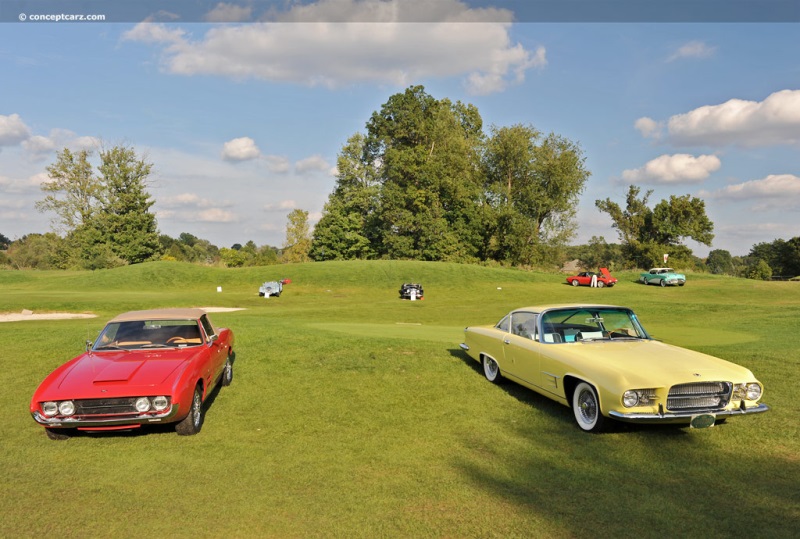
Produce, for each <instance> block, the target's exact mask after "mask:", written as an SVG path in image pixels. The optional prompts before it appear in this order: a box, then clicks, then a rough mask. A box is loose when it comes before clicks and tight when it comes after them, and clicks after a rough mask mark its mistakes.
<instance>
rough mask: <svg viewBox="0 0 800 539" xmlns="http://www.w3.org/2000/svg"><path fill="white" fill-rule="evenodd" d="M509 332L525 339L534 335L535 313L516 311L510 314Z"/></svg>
mask: <svg viewBox="0 0 800 539" xmlns="http://www.w3.org/2000/svg"><path fill="white" fill-rule="evenodd" d="M511 332H512V333H513V334H514V335H519V336H520V337H524V338H526V339H533V338H534V336H535V335H536V313H531V312H524V311H523V312H518V313H513V314H512V315H511Z"/></svg>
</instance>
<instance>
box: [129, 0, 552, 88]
mask: <svg viewBox="0 0 800 539" xmlns="http://www.w3.org/2000/svg"><path fill="white" fill-rule="evenodd" d="M327 11H332V12H335V14H336V18H335V20H343V21H350V22H324V21H330V20H334V19H331V18H326V17H325V14H326V12H327ZM498 13H500V14H505V11H504V10H481V9H472V8H470V7H469V6H468V5H467V4H465V3H464V2H461V1H459V0H441V1H438V2H429V1H423V0H403V1H400V0H392V1H383V0H321V1H319V2H316V3H312V4H308V5H303V6H300V5H297V6H293V7H292V8H291V9H290V10H289V11H288V12H287V13H286V14H284V15H282V16H281V17H280V20H281V21H293V22H291V23H289V24H285V23H284V24H281V23H280V22H278V23H258V24H247V25H241V26H217V27H213V28H212V29H210V30H209V31H208V32H207V33H206V34H205V35H204V36H202V37H201V38H199V39H192V37H191V36H190V35H189V34H187V33H185V32H183V31H179V30H171V29H169V28H167V27H165V26H163V25H158V24H152V23H145V24H140V25H138V26H136V27H135V28H134V29H133V30H131V31H129V32H127V33H125V34H124V36H123V38H124V39H127V40H132V41H141V42H145V43H157V44H160V45H162V46H163V47H164V48H163V51H162V56H161V61H162V68H163V69H164V70H165V71H167V72H169V73H173V74H180V75H195V74H206V75H217V76H224V77H230V78H234V79H248V78H255V79H262V80H267V81H278V82H292V83H297V84H304V85H308V86H319V85H321V86H327V87H330V88H334V87H339V86H344V85H349V84H353V83H359V82H370V83H376V84H395V85H408V84H410V83H412V82H414V81H418V80H420V79H423V78H444V77H453V76H462V77H464V80H465V84H466V86H467V89H468V91H470V92H472V93H474V94H488V93H492V92H497V91H501V90H503V89H505V88H506V87H507V86H508V85H509V84H515V83H519V82H521V81H523V80H524V78H525V73H526V71H528V70H529V69H531V68H542V67H544V66H546V65H547V60H546V51H545V49H544V47H539V48H538V49H537V50H536V51H534V52H531V51H529V50H527V49H525V48H524V47H523V46H522V45H520V44H512V43H511V41H510V37H509V28H510V26H511V21H512V17H513V14H512V13H511V12H508V13H507V15H506V16H505V17H498V15H497V14H498ZM413 20H417V21H419V20H422V21H441V22H426V23H412V22H397V21H413ZM504 20H506V21H507V22H497V21H504ZM303 21H315V22H303ZM352 21H358V22H352ZM481 21H485V22H481ZM375 22H380V23H379V24H375ZM143 26H144V27H143ZM154 27H157V28H154Z"/></svg>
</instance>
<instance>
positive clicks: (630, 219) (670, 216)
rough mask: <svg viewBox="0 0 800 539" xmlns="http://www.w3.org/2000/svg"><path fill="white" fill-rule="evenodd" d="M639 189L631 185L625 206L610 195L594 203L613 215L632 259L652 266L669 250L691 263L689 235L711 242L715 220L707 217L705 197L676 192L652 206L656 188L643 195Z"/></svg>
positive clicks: (616, 226) (628, 255) (621, 238)
mask: <svg viewBox="0 0 800 539" xmlns="http://www.w3.org/2000/svg"><path fill="white" fill-rule="evenodd" d="M640 192H641V190H640V189H639V187H637V186H635V185H631V186H629V188H628V193H627V197H626V207H625V209H622V208H621V207H620V206H619V204H617V203H616V202H613V201H612V200H611V199H609V198H607V199H605V200H596V201H595V206H597V208H598V209H599V210H600V211H602V212H605V213H608V214H609V216H610V217H611V220H612V222H613V226H614V228H616V229H617V231H618V233H619V238H620V240H621V242H622V246H623V250H624V252H625V255H626V257H627V258H628V259H629V260H631V261H633V262H634V263H635V264H637V265H639V266H650V265H653V264H657V263H659V260H660V259H661V257H662V255H663V253H668V254H670V256H672V259H673V260H676V259H680V260H684V261H686V262H687V263H689V261H690V260H691V258H692V254H691V249H689V248H688V247H686V246H685V245H684V244H683V242H684V240H685V239H686V238H691V239H693V240H695V241H697V242H698V243H702V244H704V245H711V241H712V240H713V239H714V234H713V231H714V223H712V222H711V220H710V219H709V218H708V217H707V216H706V210H705V202H704V201H703V200H702V199H699V198H696V197H690V196H689V195H684V196H680V197H677V196H674V195H673V196H671V197H670V198H669V199H668V200H662V201H661V202H659V203H658V204H656V206H655V208H654V209H650V207H649V206H648V199H649V198H650V195H651V194H652V193H653V191H652V190H649V191H647V192H646V193H645V194H644V195H642V196H641V198H640V197H639V194H640Z"/></svg>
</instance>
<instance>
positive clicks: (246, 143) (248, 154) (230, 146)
mask: <svg viewBox="0 0 800 539" xmlns="http://www.w3.org/2000/svg"><path fill="white" fill-rule="evenodd" d="M260 156H261V150H259V149H258V146H256V142H255V141H254V140H253V139H251V138H250V137H241V138H235V139H233V140H229V141H228V142H226V143H225V144H224V145H223V146H222V158H223V159H224V160H226V161H250V160H251V159H257V158H259V157H260Z"/></svg>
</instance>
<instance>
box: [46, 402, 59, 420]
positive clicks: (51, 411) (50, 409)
mask: <svg viewBox="0 0 800 539" xmlns="http://www.w3.org/2000/svg"><path fill="white" fill-rule="evenodd" d="M42 412H44V415H46V416H47V417H53V416H54V415H56V414H57V413H58V404H56V403H55V402H52V401H48V402H44V403H42Z"/></svg>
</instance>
